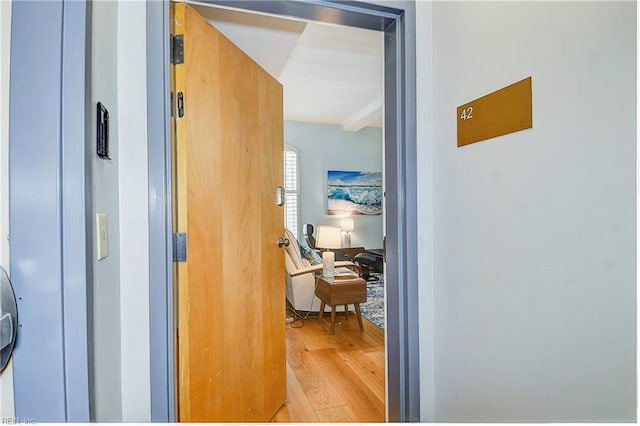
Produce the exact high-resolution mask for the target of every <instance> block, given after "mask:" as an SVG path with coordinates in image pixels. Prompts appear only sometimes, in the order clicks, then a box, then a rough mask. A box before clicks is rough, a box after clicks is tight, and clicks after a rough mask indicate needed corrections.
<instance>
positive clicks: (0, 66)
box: [0, 1, 15, 418]
mask: <svg viewBox="0 0 640 426" xmlns="http://www.w3.org/2000/svg"><path fill="white" fill-rule="evenodd" d="M10 47H11V2H8V1H3V2H0V266H2V267H3V268H4V269H5V270H6V271H7V273H9V269H10V268H9V240H8V239H7V236H8V235H9V59H10V55H9V51H10ZM13 405H14V403H13V365H9V366H8V367H7V368H6V369H5V370H4V372H3V373H2V375H0V417H2V418H9V417H13V416H14V415H15V410H14V407H13Z"/></svg>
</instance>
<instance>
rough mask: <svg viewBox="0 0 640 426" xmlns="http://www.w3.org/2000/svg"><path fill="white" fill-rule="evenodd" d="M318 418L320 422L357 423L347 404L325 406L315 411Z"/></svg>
mask: <svg viewBox="0 0 640 426" xmlns="http://www.w3.org/2000/svg"><path fill="white" fill-rule="evenodd" d="M316 415H317V416H318V420H319V421H320V422H322V423H357V422H359V420H358V418H357V417H356V415H355V414H353V411H352V410H351V408H349V406H348V405H343V406H342V407H334V408H327V409H326V410H319V411H316Z"/></svg>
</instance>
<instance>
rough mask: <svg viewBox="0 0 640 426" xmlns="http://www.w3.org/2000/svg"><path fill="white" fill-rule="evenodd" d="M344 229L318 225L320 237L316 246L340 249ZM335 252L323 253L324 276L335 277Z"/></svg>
mask: <svg viewBox="0 0 640 426" xmlns="http://www.w3.org/2000/svg"><path fill="white" fill-rule="evenodd" d="M341 233H342V230H341V229H340V227H339V226H324V225H319V226H318V234H317V235H318V238H316V247H318V248H321V249H339V248H340V243H341V241H340V240H341ZM334 261H335V254H334V253H333V252H332V251H329V250H327V251H325V252H323V253H322V276H323V277H325V278H333V276H334V275H335V268H334Z"/></svg>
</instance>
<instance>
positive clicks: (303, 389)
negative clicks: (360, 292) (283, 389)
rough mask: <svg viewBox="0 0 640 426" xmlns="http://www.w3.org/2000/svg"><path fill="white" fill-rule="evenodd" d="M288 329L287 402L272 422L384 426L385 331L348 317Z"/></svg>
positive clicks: (288, 326) (351, 316) (352, 315)
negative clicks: (333, 328) (332, 323)
mask: <svg viewBox="0 0 640 426" xmlns="http://www.w3.org/2000/svg"><path fill="white" fill-rule="evenodd" d="M337 321H340V322H341V323H342V324H341V325H337V324H336V331H335V334H334V335H329V333H328V330H329V325H328V324H327V323H324V322H323V323H320V322H319V321H318V319H315V318H314V319H307V320H305V321H304V326H303V327H301V328H294V327H295V326H298V325H300V322H299V321H297V322H294V323H292V324H293V326H294V327H292V325H287V402H286V403H285V405H284V406H283V407H282V408H280V410H279V411H278V412H277V413H276V415H275V417H274V419H273V421H274V422H322V423H327V422H340V423H345V422H384V421H385V406H384V403H385V402H384V401H385V383H384V382H385V377H384V332H383V331H382V330H380V329H379V328H377V327H376V326H375V325H373V324H372V323H370V322H369V321H368V320H366V319H365V318H363V322H364V332H361V331H360V329H359V328H358V321H357V319H356V317H355V315H354V314H353V312H352V313H351V314H350V315H349V319H348V321H345V319H344V314H342V313H340V314H338V318H337Z"/></svg>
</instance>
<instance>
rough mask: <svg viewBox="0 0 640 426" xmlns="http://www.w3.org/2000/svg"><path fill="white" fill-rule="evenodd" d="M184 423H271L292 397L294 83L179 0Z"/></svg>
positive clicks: (178, 161) (180, 313) (178, 145)
mask: <svg viewBox="0 0 640 426" xmlns="http://www.w3.org/2000/svg"><path fill="white" fill-rule="evenodd" d="M172 8H173V11H174V15H175V17H174V20H173V22H172V23H173V24H174V25H175V27H174V28H175V34H183V35H184V63H183V64H179V65H175V68H174V70H173V72H174V75H175V89H174V90H175V92H174V93H175V95H174V102H175V105H174V110H175V111H174V116H176V127H175V129H176V133H175V150H174V160H175V165H174V166H175V172H174V177H175V180H174V188H175V193H174V198H175V200H174V203H175V204H174V207H175V211H174V214H175V217H176V220H175V223H176V225H177V229H176V230H177V232H184V233H186V234H187V258H186V262H180V263H177V264H176V265H177V281H178V296H177V299H178V301H179V303H178V307H177V309H178V318H179V320H178V324H179V325H178V376H179V377H178V393H179V395H178V401H179V404H178V411H179V416H178V418H179V420H180V421H194V422H214V421H241V422H249V421H259V422H265V421H268V420H270V419H271V418H272V417H273V415H274V414H275V413H276V411H277V410H278V408H279V407H280V406H281V405H282V404H283V403H284V401H285V398H286V373H285V362H286V361H285V322H284V318H285V306H284V303H285V302H284V301H285V288H284V286H285V284H284V276H285V275H284V274H285V272H284V252H283V250H282V249H280V248H278V245H277V240H278V237H280V236H282V235H283V231H284V230H283V222H284V221H283V209H282V207H278V206H277V205H276V190H277V188H278V186H282V185H283V179H284V178H283V170H282V163H283V162H282V156H283V149H284V146H283V130H282V129H283V117H282V86H281V85H280V84H279V83H278V82H277V81H276V80H275V79H274V78H272V77H271V76H270V75H269V74H267V73H266V72H265V71H264V70H263V69H262V68H260V67H259V66H258V65H257V64H256V63H255V62H254V61H253V60H251V59H250V58H249V57H248V56H247V55H246V54H245V53H244V52H242V51H241V50H240V49H239V48H238V47H236V46H235V45H234V44H233V43H231V42H230V41H229V40H228V39H227V38H225V37H224V36H223V35H222V34H221V33H220V32H219V31H218V30H216V29H215V28H213V27H212V26H211V25H209V24H208V23H207V22H206V21H205V20H204V19H203V18H202V17H201V16H200V15H199V14H198V13H197V12H196V11H195V10H194V9H193V8H192V7H190V6H189V5H186V4H184V3H176V4H174V5H172Z"/></svg>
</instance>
